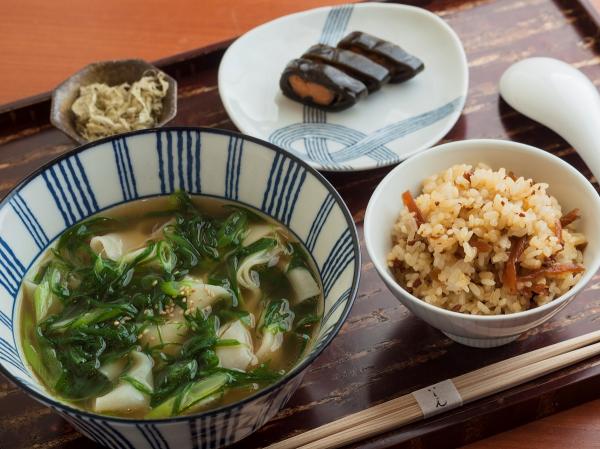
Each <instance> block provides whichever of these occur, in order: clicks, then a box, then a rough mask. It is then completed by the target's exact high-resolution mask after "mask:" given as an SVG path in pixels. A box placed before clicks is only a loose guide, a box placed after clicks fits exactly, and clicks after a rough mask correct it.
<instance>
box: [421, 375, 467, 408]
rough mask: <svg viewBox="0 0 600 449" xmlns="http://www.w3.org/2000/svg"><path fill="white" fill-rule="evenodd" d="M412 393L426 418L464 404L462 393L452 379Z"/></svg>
mask: <svg viewBox="0 0 600 449" xmlns="http://www.w3.org/2000/svg"><path fill="white" fill-rule="evenodd" d="M412 395H413V396H414V397H415V399H416V401H417V403H418V404H419V407H420V408H421V411H422V412H423V417H424V418H429V417H430V416H435V415H437V414H439V413H444V412H446V411H448V410H451V409H453V408H457V407H460V406H461V405H462V404H463V400H462V398H461V396H460V393H459V392H458V390H457V389H456V386H455V385H454V382H452V380H450V379H447V380H443V381H442V382H438V383H437V384H433V385H429V386H428V387H425V388H421V389H420V390H417V391H414V392H413V393H412Z"/></svg>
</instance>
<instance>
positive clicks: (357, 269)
mask: <svg viewBox="0 0 600 449" xmlns="http://www.w3.org/2000/svg"><path fill="white" fill-rule="evenodd" d="M163 131H168V132H171V131H196V132H199V133H208V134H217V135H222V136H235V137H238V138H241V139H243V140H246V141H250V142H252V143H255V144H257V145H260V146H262V147H266V148H267V149H270V150H272V151H274V152H275V153H279V154H283V155H284V156H285V157H289V158H291V159H292V160H293V161H295V162H297V163H299V164H300V165H301V166H302V167H304V168H305V169H306V170H308V171H309V172H310V173H311V174H312V175H313V176H314V177H315V178H316V179H317V180H318V181H319V182H320V183H321V184H322V185H323V186H324V187H325V188H326V189H327V190H328V192H329V193H330V194H331V195H332V196H333V198H334V200H335V201H336V203H337V204H338V206H339V207H340V209H341V211H342V214H343V215H344V218H345V220H346V224H347V226H348V228H349V230H350V235H351V238H352V252H353V255H354V259H355V261H356V263H355V265H354V273H353V275H352V285H351V287H350V294H349V296H348V302H347V303H346V306H345V307H344V310H343V311H342V314H341V315H340V318H339V319H338V321H337V323H336V324H335V326H333V328H332V330H331V332H330V333H329V335H327V336H326V338H325V339H324V340H323V341H322V342H321V343H319V344H317V345H316V346H315V347H316V350H315V351H314V352H313V353H310V354H309V355H308V356H307V357H306V358H305V359H304V360H302V361H300V363H298V364H297V365H296V366H294V367H293V368H292V369H291V370H290V371H289V372H288V373H286V374H285V375H284V376H282V377H281V378H280V379H279V380H278V381H276V382H274V383H272V384H271V385H268V386H266V387H265V388H263V389H262V390H258V391H257V392H256V393H254V394H252V395H250V396H247V397H245V398H243V399H242V400H240V401H236V402H233V403H231V404H226V405H223V406H221V407H218V408H215V409H210V410H206V411H203V412H199V413H193V414H190V415H179V416H174V417H169V418H159V419H139V418H123V417H118V416H111V415H104V414H101V413H94V412H90V411H87V410H83V409H79V408H76V407H73V406H72V405H70V404H68V403H64V402H60V401H58V400H56V399H54V397H52V396H45V395H43V394H41V393H39V392H37V391H35V390H34V389H32V388H30V387H29V386H28V385H26V384H25V383H23V382H22V381H21V380H20V379H18V378H17V377H15V376H13V375H12V374H11V373H10V372H9V371H8V370H7V369H6V368H5V367H4V363H3V362H2V361H0V373H2V374H3V375H4V376H6V377H7V378H8V379H9V380H10V381H12V382H13V383H15V384H17V385H18V386H19V387H20V388H22V389H24V390H25V391H26V392H27V393H28V394H29V395H31V396H33V397H34V398H35V399H37V400H39V401H41V402H42V403H45V404H47V405H49V406H51V407H53V408H55V409H58V410H59V411H63V410H64V411H67V412H70V413H73V414H76V415H77V416H83V417H87V418H90V419H96V420H97V419H102V420H104V421H110V422H117V423H122V424H139V423H148V424H153V423H160V424H166V423H175V422H184V421H190V420H195V419H198V418H204V417H207V416H213V415H217V414H219V413H222V412H224V411H227V410H234V409H236V408H238V407H239V406H242V405H245V404H247V403H249V402H253V401H255V400H256V399H259V398H261V397H263V396H266V395H267V394H269V393H271V392H272V391H274V390H275V389H277V388H279V387H281V386H283V385H285V384H287V383H288V382H290V381H291V380H292V379H294V378H296V377H297V376H298V375H300V374H302V373H303V372H304V371H305V370H306V368H308V366H309V365H310V364H311V363H312V362H314V361H315V359H316V358H317V357H318V356H319V355H321V353H322V352H323V351H324V350H325V348H326V347H328V346H329V345H330V344H331V342H332V341H333V339H334V338H335V337H336V336H337V334H338V332H339V331H340V329H341V327H342V326H343V324H344V323H345V321H346V319H347V318H348V315H349V314H350V310H351V309H352V306H353V305H354V301H355V299H356V295H357V293H358V286H359V282H360V273H361V252H360V241H359V239H358V231H357V230H356V224H355V222H354V219H353V217H352V214H351V213H350V211H349V209H348V206H347V205H346V203H345V202H344V200H343V199H342V196H341V195H340V194H339V193H338V191H337V190H336V189H335V187H333V185H332V184H331V183H330V182H329V181H328V180H327V178H325V177H324V176H323V175H322V174H321V173H319V172H318V171H317V170H316V169H315V168H313V167H311V166H310V165H308V164H307V163H306V162H304V161H303V160H302V159H300V158H299V157H297V156H296V155H294V154H291V153H289V152H287V151H285V150H284V149H283V148H280V147H278V146H277V145H274V144H272V143H270V142H266V141H264V140H262V139H258V138H256V137H252V136H248V135H247V134H243V133H240V132H237V131H231V130H227V129H221V128H209V127H205V126H167V127H160V128H147V129H141V130H137V131H131V132H128V133H122V134H116V135H114V136H109V137H105V138H102V139H98V140H95V141H93V142H88V143H85V144H82V145H78V146H76V147H75V148H73V149H71V150H69V151H67V152H65V153H63V154H62V155H60V156H58V157H56V158H54V159H51V160H50V161H48V162H46V163H45V164H44V165H42V166H41V167H39V168H37V169H36V170H34V171H33V172H31V173H30V174H29V175H27V176H26V177H25V178H23V179H22V180H21V181H19V183H18V184H16V185H15V186H14V187H13V188H11V189H10V191H9V192H8V194H7V195H6V196H5V197H4V198H3V199H2V201H0V210H2V209H3V208H5V207H7V206H8V203H9V202H10V200H11V199H12V198H13V196H14V195H15V194H16V193H17V192H18V191H19V190H20V189H21V188H22V187H23V186H25V185H26V184H29V183H30V182H31V181H32V180H33V179H34V178H36V177H37V176H39V175H40V174H41V173H42V172H44V171H46V170H47V169H48V168H50V167H51V166H53V165H55V164H57V163H59V162H61V161H62V160H63V159H66V158H68V157H71V156H73V155H76V154H79V153H82V152H84V151H87V150H88V149H90V148H92V147H96V146H99V145H102V144H104V143H107V142H111V141H113V140H115V139H121V138H127V137H132V136H137V135H143V134H155V133H158V132H163ZM132 201H136V200H132ZM86 218H87V217H86ZM20 289H21V284H19V290H20ZM16 301H17V299H16V298H15V308H16V305H17V304H16ZM11 318H12V319H14V316H13V317H11ZM17 340H19V341H20V336H19V337H18V338H17ZM17 346H18V347H19V346H20V345H17ZM19 356H20V357H21V356H22V353H21V351H19ZM25 360H26V359H25ZM26 365H28V364H27V363H26ZM27 368H28V371H29V372H30V373H31V370H30V368H29V367H28V366H27ZM32 374H33V373H32ZM33 377H34V378H35V379H37V376H36V375H35V374H33ZM40 385H42V387H43V388H46V387H45V386H44V385H43V383H41V382H40Z"/></svg>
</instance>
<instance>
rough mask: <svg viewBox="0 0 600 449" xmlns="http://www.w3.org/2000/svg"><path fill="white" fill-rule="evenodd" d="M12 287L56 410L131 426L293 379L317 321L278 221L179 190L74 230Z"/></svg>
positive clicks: (27, 348) (318, 299) (313, 284)
mask: <svg viewBox="0 0 600 449" xmlns="http://www.w3.org/2000/svg"><path fill="white" fill-rule="evenodd" d="M27 278H28V279H27V280H26V281H25V282H24V284H23V287H22V289H21V295H22V300H21V304H22V306H21V307H22V309H21V320H22V325H21V329H22V343H23V351H24V353H25V355H26V358H27V361H28V362H29V364H30V366H31V368H32V370H33V371H34V373H35V374H36V375H37V376H38V377H39V378H40V380H41V381H42V382H43V384H44V385H45V386H46V387H47V389H48V390H49V391H50V392H51V393H52V394H53V395H54V396H55V397H56V398H57V399H59V400H62V401H67V402H69V403H71V404H72V405H74V406H76V407H79V408H81V409H87V410H91V411H94V412H98V413H105V414H111V415H118V416H124V417H134V418H166V417H169V416H176V415H181V414H189V413H194V412H197V411H201V410H205V409H209V408H212V407H219V406H221V405H224V404H227V403H231V402H235V401H237V400H240V399H242V398H243V397H245V396H248V395H250V394H252V392H253V391H256V389H257V388H263V387H265V386H267V385H269V384H271V383H273V382H275V381H276V380H277V379H279V378H280V377H281V376H282V375H283V374H284V373H285V372H287V371H289V370H290V369H291V368H293V366H294V365H295V364H296V363H297V361H298V360H299V358H300V357H301V356H302V354H303V353H304V351H306V350H307V348H308V347H310V345H311V339H312V336H313V334H314V332H315V329H317V327H318V325H319V323H320V318H321V313H322V293H321V287H320V284H319V278H318V277H317V275H316V271H315V269H314V266H313V263H312V261H311V260H310V259H309V257H308V255H307V253H306V251H305V250H304V248H303V247H302V246H301V245H300V243H298V242H297V241H296V240H295V239H294V238H293V236H292V234H291V233H290V232H289V231H288V230H287V229H285V227H283V226H282V225H280V224H278V223H275V222H273V221H272V220H270V219H267V218H266V217H264V216H262V215H260V214H258V213H256V212H253V211H250V210H248V209H245V208H241V207H238V206H234V205H232V204H230V203H227V204H226V203H224V202H220V201H217V200H214V199H207V198H195V199H194V200H192V199H191V198H189V197H188V196H187V195H186V194H184V193H177V194H175V195H173V197H172V198H155V199H152V200H144V201H139V202H133V203H129V204H127V205H126V206H122V207H118V208H115V209H113V210H111V211H108V213H107V216H104V217H93V218H91V219H89V220H87V221H85V222H82V223H79V224H77V225H75V226H74V227H72V228H70V229H69V230H67V231H65V233H64V234H63V235H62V236H61V237H60V238H59V240H58V242H57V243H56V245H55V247H54V248H53V250H52V251H49V252H47V253H46V254H44V255H43V256H42V257H41V258H40V260H39V262H37V264H36V265H34V267H33V269H32V272H31V273H30V274H28V276H27Z"/></svg>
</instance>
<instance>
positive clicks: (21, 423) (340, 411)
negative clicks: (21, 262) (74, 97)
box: [0, 0, 600, 449]
mask: <svg viewBox="0 0 600 449" xmlns="http://www.w3.org/2000/svg"><path fill="white" fill-rule="evenodd" d="M418 3H420V4H421V5H424V6H425V7H427V8H429V9H431V10H432V11H435V12H436V13H438V14H439V15H441V16H442V17H443V18H444V19H445V20H447V21H448V22H449V23H450V25H451V26H452V27H453V28H454V29H455V30H456V31H457V33H458V34H459V36H460V37H461V39H462V41H463V43H464V45H465V49H466V51H467V56H468V59H469V62H470V73H471V83H470V84H471V87H470V90H469V97H468V100H467V105H466V107H465V110H464V112H463V115H462V116H461V119H460V120H459V122H458V123H457V124H456V126H455V127H454V129H453V130H452V131H451V132H450V134H449V135H448V136H447V137H446V140H458V139H467V138H480V137H488V138H503V139H512V140H516V141H519V142H524V143H527V144H531V145H534V146H537V147H540V148H543V149H545V150H547V151H550V152H552V153H554V154H556V155H558V156H560V157H562V158H563V159H565V160H566V161H568V162H569V163H571V164H572V165H574V166H575V167H577V168H578V169H579V170H581V172H582V173H584V174H585V175H586V176H588V177H590V176H591V175H590V172H589V170H588V169H587V167H586V166H585V165H584V164H583V162H582V160H581V159H580V158H579V156H578V155H577V154H576V153H575V152H574V150H573V149H572V148H571V147H570V146H569V145H568V144H566V143H565V142H564V141H563V140H562V139H560V138H559V137H558V136H556V135H555V134H554V133H552V132H551V131H549V130H547V129H545V128H543V127H542V126H540V125H538V124H536V123H534V122H532V121H530V120H528V119H526V118H524V117H522V116H521V115H520V114H518V113H517V112H515V111H514V110H512V109H511V108H510V107H508V106H507V105H506V104H505V103H503V102H502V101H501V100H500V99H499V96H498V88H497V84H498V79H499V77H500V75H501V74H502V72H503V71H504V70H505V69H506V67H507V66H508V65H509V64H511V63H513V62H515V61H517V60H519V59H521V58H525V57H528V56H534V55H548V56H555V57H559V58H562V59H564V60H566V61H568V62H570V63H572V64H574V65H575V66H576V67H579V68H580V69H581V70H583V71H584V72H585V73H586V74H587V75H588V76H590V78H591V79H592V80H594V81H595V82H596V83H600V66H599V65H598V53H597V48H596V46H597V40H596V39H597V38H596V37H597V33H598V29H597V27H596V25H595V23H594V21H593V20H592V18H591V17H590V16H589V15H588V12H587V11H586V10H585V9H584V8H582V7H581V6H580V5H579V4H577V3H575V2H572V1H569V0H560V1H559V0H556V1H553V0H528V1H526V2H524V1H522V0H488V1H485V0H484V1H482V0H467V1H458V0H434V1H430V2H418ZM227 44H228V43H223V44H219V45H215V46H212V47H209V48H205V49H202V50H199V51H195V52H191V53H188V54H184V55H180V56H178V57H174V58H170V59H168V60H163V61H159V65H160V66H161V67H162V68H163V69H164V70H165V71H166V72H168V73H170V74H171V75H173V76H174V77H176V79H177V80H178V81H179V86H180V96H179V114H178V116H177V119H176V120H175V122H174V124H177V125H203V126H213V127H220V128H228V129H234V126H233V125H232V123H231V122H230V121H229V119H228V117H227V114H226V113H225V112H224V110H223V107H222V105H221V102H220V100H219V95H218V90H217V67H218V63H219V60H220V58H221V56H222V54H223V50H224V48H226V46H227ZM440 75H441V76H443V74H440ZM48 111H49V101H48V96H47V95H42V96H39V97H36V98H33V99H29V100H24V101H21V102H19V103H15V104H12V105H8V106H5V107H3V108H0V196H4V195H5V194H6V193H7V192H8V190H9V189H10V188H11V187H13V186H14V185H15V184H16V183H17V182H18V181H19V180H20V179H22V178H23V177H24V176H25V175H26V174H28V173H30V172H31V171H32V170H34V169H36V168H38V167H39V166H40V165H42V164H43V163H45V162H47V161H48V160H50V159H52V158H54V157H56V156H58V155H60V154H62V153H64V152H66V151H68V150H70V149H71V148H73V147H74V144H73V142H71V141H70V140H69V139H68V138H67V137H65V136H64V135H63V134H61V133H60V132H59V131H57V130H55V129H54V128H52V127H51V126H50V125H49V123H48V115H49V114H48ZM388 170H389V169H380V170H374V171H369V172H364V173H359V174H356V173H354V174H353V173H341V174H334V175H327V177H328V178H329V179H330V180H331V182H332V183H333V184H334V185H335V187H336V188H337V189H338V190H339V192H340V193H341V195H342V196H343V197H344V199H345V201H346V202H347V203H348V206H349V207H350V210H351V211H352V213H353V215H354V218H355V220H356V223H357V225H358V228H359V230H360V231H362V220H363V215H364V209H365V207H366V205H367V201H368V199H369V197H370V195H371V193H372V191H373V189H374V188H375V186H376V185H377V183H378V182H379V181H380V180H381V178H382V177H383V176H384V175H385V174H386V173H387V171H388ZM593 181H594V182H595V180H593ZM584 213H585V211H584ZM361 235H362V234H361ZM363 256H364V264H363V268H362V282H361V286H360V292H359V296H358V298H357V300H356V303H355V305H354V308H353V310H352V313H351V315H350V317H349V318H348V320H347V322H346V324H345V325H344V327H343V328H342V330H341V332H340V334H339V335H338V336H337V338H336V339H335V340H334V341H333V342H332V344H331V345H330V346H329V347H328V348H327V350H326V351H325V352H324V353H323V355H322V356H321V357H319V359H318V360H317V361H316V362H315V363H314V364H313V366H312V367H311V368H310V369H309V371H308V373H307V375H306V376H305V378H304V383H303V384H302V386H301V387H300V389H299V390H298V391H297V393H296V394H295V395H294V396H293V397H292V399H291V400H290V402H289V404H288V405H287V407H286V408H285V409H283V410H281V412H280V413H279V414H278V415H277V417H276V418H275V419H273V420H272V421H270V422H269V423H268V424H266V425H265V426H264V427H263V428H262V429H261V430H260V431H258V432H257V433H255V434H254V435H252V436H250V437H249V438H247V439H246V440H244V441H242V442H241V443H239V444H237V445H236V446H234V447H235V448H242V447H248V448H256V447H261V446H264V445H266V444H268V443H271V442H274V441H277V440H279V439H281V438H284V437H286V436H289V435H292V434H295V433H297V432H301V431H306V430H308V429H310V428H313V427H315V426H318V425H321V424H323V423H326V422H328V421H331V420H333V419H335V418H339V417H341V416H344V415H347V414H349V413H351V412H355V411H358V410H361V409H364V408H367V407H368V406H370V405H373V404H375V403H378V402H381V401H384V400H387V399H390V398H392V397H396V396H399V395H402V394H405V393H407V392H409V391H411V390H413V389H416V388H420V387H422V386H425V385H429V384H432V383H434V382H437V381H440V380H442V379H446V378H449V377H454V376H456V375H459V374H462V373H465V372H467V371H470V370H473V369H476V368H478V367H481V366H484V365H487V364H489V363H492V362H496V361H499V360H502V359H504V358H507V357H510V356H513V355H515V354H519V353H522V352H525V351H530V350H532V349H535V348H538V347H541V346H545V345H548V344H551V343H555V342H557V341H560V340H563V339H566V338H570V337H573V336H576V335H580V334H583V333H585V332H589V331H592V330H595V329H597V328H598V320H599V319H600V314H599V312H600V295H599V294H597V293H596V292H595V291H596V290H597V289H598V288H600V275H597V276H596V277H595V278H594V280H593V281H592V282H591V284H590V285H589V286H588V287H587V289H586V290H585V291H584V292H583V293H582V294H580V295H579V297H578V299H577V300H576V301H574V302H573V303H572V304H571V305H570V306H569V307H567V308H566V309H564V310H563V311H562V312H561V313H560V314H559V315H558V316H556V317H555V318H554V319H553V320H551V321H550V322H548V323H546V324H545V325H543V326H541V327H538V328H536V329H534V330H532V331H531V332H529V333H527V334H525V335H523V336H522V337H521V338H520V339H519V340H518V341H517V342H515V343H513V344H510V345H508V346H505V347H501V348H497V349H487V350H478V349H471V348H467V347H464V346H460V345H458V344H456V343H453V342H452V341H450V340H448V339H447V338H446V337H445V336H444V335H442V334H441V333H440V332H438V331H436V330H435V329H433V328H431V327H429V326H428V325H427V324H425V323H424V322H422V321H420V320H419V319H417V318H416V317H414V316H413V315H411V314H410V313H409V312H408V311H407V310H406V309H405V308H404V307H403V306H402V305H400V303H399V302H398V301H397V300H395V299H394V298H393V297H392V295H391V294H390V293H389V292H388V291H387V289H386V288H385V286H384V285H383V283H382V282H381V281H380V280H379V278H378V277H377V274H376V273H375V271H374V269H373V265H372V264H371V262H370V261H369V259H368V257H367V253H366V251H364V248H363ZM598 397H600V358H598V359H593V360H590V361H587V362H585V363H582V364H580V365H577V366H573V367H571V368H569V369H565V370H562V371H560V372H558V373H555V374H553V375H550V376H547V377H545V378H542V379H540V380H537V381H535V382H530V383H528V384H526V385H523V386H521V387H518V388H515V389H512V390H510V391H507V392H504V393H500V394H497V395H495V396H493V397H490V398H488V399H485V400H481V401H478V402H476V403H473V404H470V405H468V406H465V407H462V408H461V409H458V410H455V411H452V412H450V413H449V414H446V415H443V416H438V417H435V418H432V419H429V420H426V421H423V422H420V423H417V424H413V425H410V426H407V427H405V428H403V429H401V430H398V431H396V432H391V433H389V434H385V435H381V436H380V437H378V438H377V439H374V440H371V441H367V442H365V443H363V444H362V445H361V446H360V447H365V448H373V449H374V448H384V447H392V446H393V447H402V448H420V447H436V448H449V447H456V446H459V445H462V444H466V443H469V442H472V441H475V440H478V439H480V438H483V437H485V436H488V435H491V434H494V433H497V432H500V431H503V430H506V429H509V428H511V427H514V426H516V425H519V424H523V423H525V422H528V421H531V420H534V419H538V418H540V417H542V416H546V415H548V414H551V413H554V412H556V411H558V410H562V409H565V408H567V407H571V406H574V405H576V404H579V403H582V402H584V401H588V400H591V399H595V398H598ZM0 447H1V448H2V449H17V448H19V449H20V448H32V447H39V448H50V447H52V448H61V449H62V448H76V447H86V448H92V447H97V446H94V445H93V444H92V443H91V442H89V441H88V440H86V439H85V438H84V437H82V436H80V435H79V434H78V433H76V432H75V431H74V430H73V429H72V428H71V427H70V426H69V424H67V423H66V422H65V421H64V420H62V419H61V418H60V417H59V416H58V415H56V414H55V413H53V412H52V411H51V410H50V409H49V408H46V407H44V406H42V405H40V404H38V403H36V402H35V401H33V400H32V399H30V398H29V397H28V396H27V395H26V394H24V393H23V392H22V391H21V390H20V389H19V388H17V387H16V386H14V385H13V384H11V383H10V382H8V381H7V380H6V379H5V378H3V377H2V376H0Z"/></svg>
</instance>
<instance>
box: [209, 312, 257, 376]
mask: <svg viewBox="0 0 600 449" xmlns="http://www.w3.org/2000/svg"><path fill="white" fill-rule="evenodd" d="M219 338H220V340H221V345H219V346H218V347H217V357H219V365H220V366H222V367H223V368H229V369H237V370H240V371H246V369H247V368H248V366H250V365H256V363H257V359H256V356H255V355H254V344H253V343H252V335H250V332H249V331H248V329H247V328H246V326H244V324H243V323H242V322H241V321H240V320H236V321H233V322H232V323H229V324H226V325H225V326H224V327H223V329H222V330H221V331H220V332H219Z"/></svg>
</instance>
